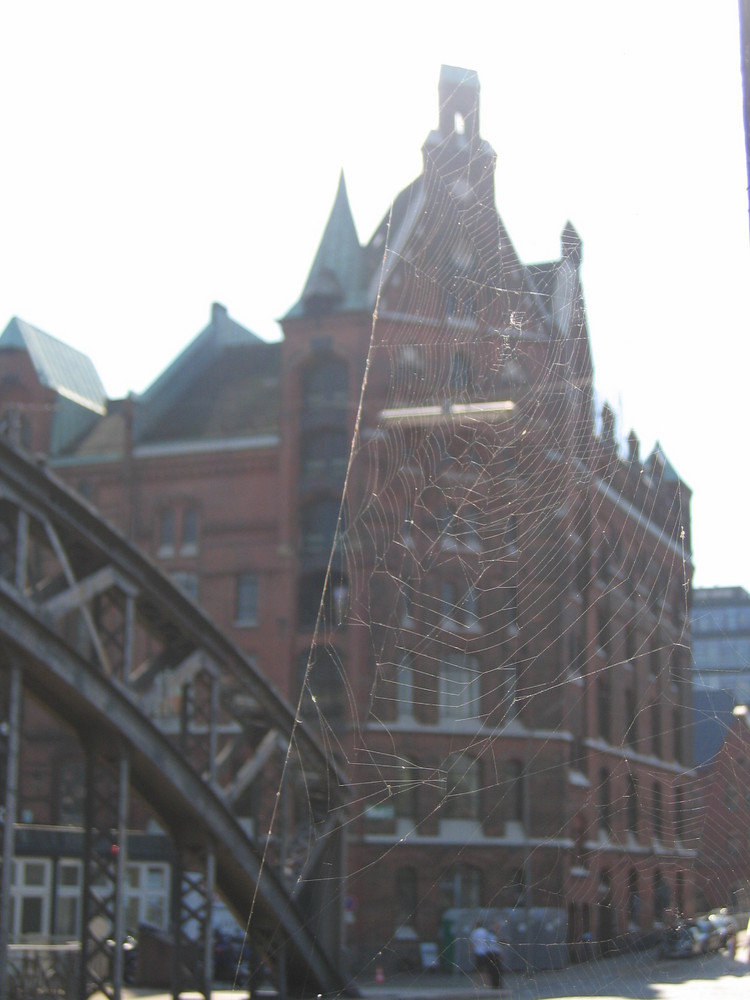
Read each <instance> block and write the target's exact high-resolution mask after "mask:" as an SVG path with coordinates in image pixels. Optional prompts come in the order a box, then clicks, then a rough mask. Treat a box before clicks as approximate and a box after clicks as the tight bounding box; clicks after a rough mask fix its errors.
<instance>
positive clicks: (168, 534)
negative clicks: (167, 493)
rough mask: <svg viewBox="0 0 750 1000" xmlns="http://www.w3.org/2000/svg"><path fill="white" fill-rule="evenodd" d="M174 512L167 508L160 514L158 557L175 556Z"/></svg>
mask: <svg viewBox="0 0 750 1000" xmlns="http://www.w3.org/2000/svg"><path fill="white" fill-rule="evenodd" d="M174 534H175V524H174V511H173V510H172V509H171V507H165V508H164V510H161V511H160V512H159V537H158V540H157V547H156V554H157V555H158V556H162V558H163V557H164V556H173V555H174Z"/></svg>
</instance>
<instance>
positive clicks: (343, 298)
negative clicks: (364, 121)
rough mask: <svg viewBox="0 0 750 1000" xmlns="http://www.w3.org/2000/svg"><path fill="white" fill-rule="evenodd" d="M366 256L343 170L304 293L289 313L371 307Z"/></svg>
mask: <svg viewBox="0 0 750 1000" xmlns="http://www.w3.org/2000/svg"><path fill="white" fill-rule="evenodd" d="M363 256H364V254H363V250H362V247H361V246H360V243H359V237H358V236H357V230H356V228H355V226H354V219H353V217H352V210H351V208H350V207H349V198H348V195H347V193H346V183H345V181H344V174H343V171H342V173H341V177H340V178H339V186H338V191H337V192H336V200H335V201H334V203H333V208H332V210H331V214H330V216H329V218H328V224H327V225H326V228H325V232H324V233H323V238H322V240H321V241H320V246H319V247H318V252H317V253H316V255H315V260H314V261H313V265H312V267H311V268H310V274H309V275H308V278H307V282H306V283H305V287H304V290H303V292H302V296H301V297H300V299H299V301H298V302H297V303H296V305H294V306H293V307H292V308H291V309H290V310H289V312H288V313H287V316H291V317H295V316H304V315H306V314H309V313H314V312H316V311H320V312H340V311H344V312H347V311H350V310H359V309H370V308H372V307H371V305H368V303H367V301H366V298H367V296H366V294H365V280H364V278H365V276H364V274H363V271H364V267H363Z"/></svg>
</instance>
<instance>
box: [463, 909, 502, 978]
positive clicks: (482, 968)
mask: <svg viewBox="0 0 750 1000" xmlns="http://www.w3.org/2000/svg"><path fill="white" fill-rule="evenodd" d="M469 944H470V945H471V955H472V959H473V962H474V968H475V969H476V971H477V973H478V975H479V976H480V978H481V979H482V982H483V983H484V982H486V980H487V979H489V985H490V986H491V988H492V989H495V990H496V989H499V988H500V966H499V963H498V961H497V954H496V949H497V942H496V941H495V939H494V938H493V936H492V935H491V934H490V932H489V931H488V930H487V928H486V927H485V926H484V924H483V923H482V921H481V920H477V921H476V922H475V924H474V929H473V930H472V932H471V934H470V935H469Z"/></svg>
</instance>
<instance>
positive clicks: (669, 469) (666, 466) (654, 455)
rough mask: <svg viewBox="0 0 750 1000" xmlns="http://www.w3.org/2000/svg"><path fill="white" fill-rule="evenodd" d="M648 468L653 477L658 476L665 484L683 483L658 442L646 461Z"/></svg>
mask: <svg viewBox="0 0 750 1000" xmlns="http://www.w3.org/2000/svg"><path fill="white" fill-rule="evenodd" d="M646 468H647V469H648V471H649V474H650V475H651V476H652V477H656V476H658V477H659V478H660V479H661V480H662V481H663V482H665V483H679V482H681V480H680V477H679V475H678V474H677V470H676V469H675V467H674V466H673V465H672V463H671V462H670V461H669V459H668V458H667V456H666V453H665V451H664V449H663V448H662V446H661V444H660V443H659V442H658V441H657V442H656V444H655V445H654V450H653V451H652V452H651V454H650V455H649V456H648V458H647V459H646Z"/></svg>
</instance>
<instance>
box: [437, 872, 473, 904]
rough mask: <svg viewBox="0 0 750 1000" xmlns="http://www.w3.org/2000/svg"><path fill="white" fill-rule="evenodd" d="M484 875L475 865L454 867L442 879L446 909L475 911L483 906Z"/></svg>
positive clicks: (441, 886) (441, 884) (441, 885)
mask: <svg viewBox="0 0 750 1000" xmlns="http://www.w3.org/2000/svg"><path fill="white" fill-rule="evenodd" d="M483 880H484V874H483V872H482V871H480V869H479V868H475V867H474V866H473V865H452V866H451V867H450V868H448V869H447V870H446V871H445V872H444V874H443V877H442V878H441V879H440V888H441V890H442V892H443V896H444V899H445V906H446V908H456V909H474V908H476V907H478V906H481V905H482V882H483Z"/></svg>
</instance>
